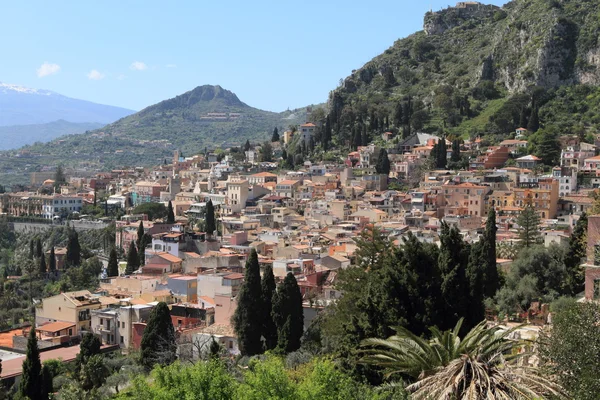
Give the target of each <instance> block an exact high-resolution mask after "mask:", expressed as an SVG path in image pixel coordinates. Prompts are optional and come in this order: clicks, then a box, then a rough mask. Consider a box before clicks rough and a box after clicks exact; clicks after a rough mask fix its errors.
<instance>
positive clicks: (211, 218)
mask: <svg viewBox="0 0 600 400" xmlns="http://www.w3.org/2000/svg"><path fill="white" fill-rule="evenodd" d="M215 230H217V223H216V221H215V207H214V206H213V202H212V200H210V199H209V200H208V202H207V203H206V234H207V235H209V236H211V237H212V235H214V233H215Z"/></svg>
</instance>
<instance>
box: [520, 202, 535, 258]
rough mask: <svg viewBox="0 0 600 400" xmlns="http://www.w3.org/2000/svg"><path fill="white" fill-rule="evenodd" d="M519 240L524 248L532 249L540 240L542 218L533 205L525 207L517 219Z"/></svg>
mask: <svg viewBox="0 0 600 400" xmlns="http://www.w3.org/2000/svg"><path fill="white" fill-rule="evenodd" d="M517 225H519V229H518V231H519V239H521V245H522V246H523V247H530V246H531V245H534V244H536V243H538V242H539V240H540V216H539V215H538V213H537V211H536V210H535V208H534V207H533V204H532V203H529V204H527V205H526V206H525V208H524V209H523V211H521V214H519V216H518V217H517Z"/></svg>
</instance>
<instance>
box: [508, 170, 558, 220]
mask: <svg viewBox="0 0 600 400" xmlns="http://www.w3.org/2000/svg"><path fill="white" fill-rule="evenodd" d="M513 191H514V193H515V203H514V205H515V206H517V207H524V206H526V205H527V204H532V205H533V207H535V209H536V211H537V212H538V214H539V215H540V217H541V218H544V219H545V218H554V217H555V216H556V210H557V207H558V181H556V180H554V179H551V178H547V179H539V180H538V181H537V182H535V184H531V185H529V187H520V188H515V189H513Z"/></svg>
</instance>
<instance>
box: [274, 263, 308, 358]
mask: <svg viewBox="0 0 600 400" xmlns="http://www.w3.org/2000/svg"><path fill="white" fill-rule="evenodd" d="M273 320H274V321H275V324H276V325H277V333H278V340H277V349H278V350H279V351H280V352H283V353H290V352H292V351H296V350H298V349H299V348H300V339H301V338H302V334H303V332H304V309H303V308H302V293H301V292H300V287H299V286H298V282H297V281H296V278H295V277H294V275H293V274H292V273H291V272H289V273H288V274H287V276H286V277H285V279H284V280H283V283H282V284H281V285H280V286H279V288H278V289H277V292H276V294H275V296H274V297H273Z"/></svg>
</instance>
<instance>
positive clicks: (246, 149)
mask: <svg viewBox="0 0 600 400" xmlns="http://www.w3.org/2000/svg"><path fill="white" fill-rule="evenodd" d="M248 150H250V139H246V144H244V151H248Z"/></svg>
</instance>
